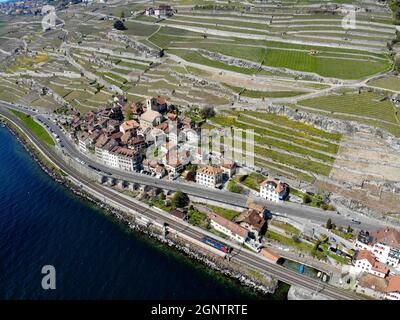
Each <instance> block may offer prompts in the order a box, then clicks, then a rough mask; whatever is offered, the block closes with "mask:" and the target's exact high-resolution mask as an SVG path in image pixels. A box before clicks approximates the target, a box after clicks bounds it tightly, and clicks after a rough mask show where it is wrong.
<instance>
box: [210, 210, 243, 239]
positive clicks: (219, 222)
mask: <svg viewBox="0 0 400 320" xmlns="http://www.w3.org/2000/svg"><path fill="white" fill-rule="evenodd" d="M207 216H208V218H209V219H210V224H211V226H212V227H213V228H214V229H215V230H217V231H219V232H221V233H223V234H226V235H227V236H228V237H229V238H231V239H233V240H235V241H238V242H240V243H244V242H245V241H246V240H247V237H248V231H247V229H246V228H243V227H242V226H240V225H238V224H236V223H234V222H232V221H230V220H228V219H225V218H223V217H221V216H219V215H217V214H215V213H209V214H207Z"/></svg>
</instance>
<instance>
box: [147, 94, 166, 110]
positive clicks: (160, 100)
mask: <svg viewBox="0 0 400 320" xmlns="http://www.w3.org/2000/svg"><path fill="white" fill-rule="evenodd" d="M146 106H147V110H153V111H157V112H159V113H161V114H164V113H166V112H167V110H168V104H167V100H166V99H165V98H164V97H161V96H157V98H149V99H147V100H146Z"/></svg>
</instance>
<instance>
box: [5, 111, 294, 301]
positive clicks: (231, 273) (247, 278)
mask: <svg viewBox="0 0 400 320" xmlns="http://www.w3.org/2000/svg"><path fill="white" fill-rule="evenodd" d="M3 119H4V121H3V122H5V124H6V127H7V128H8V130H10V132H11V133H12V134H13V135H14V136H15V138H16V139H17V140H18V141H19V142H20V143H21V144H22V146H23V147H24V149H25V150H26V151H27V152H28V153H29V155H30V156H31V157H32V158H33V160H34V161H35V162H36V163H38V165H39V166H40V168H41V169H42V170H43V171H44V172H45V173H47V174H48V175H49V176H50V177H51V178H52V179H53V180H54V181H55V182H57V183H60V184H62V185H63V186H65V187H66V188H67V189H68V190H69V191H70V192H72V193H73V194H75V195H77V196H79V197H80V198H82V199H84V200H86V201H88V202H89V203H91V204H94V205H95V206H96V207H97V208H100V209H102V210H103V212H104V213H105V214H106V215H109V216H111V217H113V218H115V219H116V220H117V221H118V222H120V223H122V224H123V226H124V227H125V228H127V229H128V230H129V231H131V230H132V231H134V232H137V233H138V234H141V235H145V236H146V237H147V238H149V239H152V240H155V241H157V242H159V243H161V244H163V245H166V246H168V247H169V248H171V249H173V250H176V251H177V252H179V253H181V254H183V255H184V256H185V257H187V258H189V259H191V260H193V261H195V262H200V263H201V264H202V266H203V267H206V268H211V269H212V270H213V272H218V273H219V274H220V275H222V276H225V277H228V278H229V279H231V280H233V281H235V282H236V283H237V284H239V285H241V286H246V287H247V288H248V289H251V290H252V291H253V292H254V293H255V294H256V295H258V296H260V297H261V299H262V298H270V299H273V298H274V295H275V294H276V293H279V294H282V293H281V292H280V291H281V290H282V288H283V287H285V286H286V287H289V286H288V285H287V284H285V283H282V282H279V281H277V280H276V279H274V278H272V277H271V276H269V275H265V274H259V275H258V274H257V275H256V276H255V275H254V274H253V275H251V274H249V272H252V270H250V269H249V270H240V269H243V268H244V267H242V266H240V265H238V264H236V263H234V262H227V260H225V259H223V258H221V257H219V256H216V255H213V254H212V253H211V252H206V250H204V249H202V248H200V247H198V246H196V245H195V244H192V243H190V244H189V242H188V241H187V240H186V239H182V238H181V239H178V238H176V237H174V238H173V239H171V238H164V237H163V236H162V235H161V232H160V231H159V230H158V229H156V228H151V227H144V226H142V225H139V224H138V223H135V221H134V220H133V219H132V217H130V216H129V215H128V214H127V213H125V212H123V211H121V210H118V209H116V208H114V207H112V206H110V205H108V204H105V203H104V202H102V201H101V200H98V199H96V198H95V197H94V196H92V195H90V194H88V193H87V192H85V191H82V190H80V189H79V188H78V187H76V186H75V185H74V184H73V183H72V182H70V181H68V180H67V179H66V178H65V177H64V176H63V174H62V171H60V170H59V169H58V168H55V167H54V166H53V165H52V164H50V163H48V162H47V160H46V159H44V158H43V156H41V154H38V150H37V148H36V146H34V145H33V144H32V143H31V142H30V141H27V139H26V135H25V133H23V131H22V130H21V128H19V127H18V126H16V125H15V124H14V123H12V122H11V121H10V120H9V119H7V118H6V117H3ZM246 271H247V272H246ZM254 273H257V272H256V271H254ZM259 276H262V277H263V278H265V279H263V280H264V281H260V280H257V279H256V278H257V277H259ZM263 282H264V283H263ZM267 283H268V284H267ZM285 289H286V288H284V290H283V291H285ZM285 298H286V299H287V296H286V295H285Z"/></svg>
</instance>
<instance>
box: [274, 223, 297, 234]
mask: <svg viewBox="0 0 400 320" xmlns="http://www.w3.org/2000/svg"><path fill="white" fill-rule="evenodd" d="M270 224H272V225H273V226H275V227H278V228H281V229H282V230H285V231H288V232H290V233H292V234H295V235H300V233H301V231H300V230H299V229H297V228H296V227H294V226H292V225H291V224H289V223H284V222H282V221H278V220H271V222H270Z"/></svg>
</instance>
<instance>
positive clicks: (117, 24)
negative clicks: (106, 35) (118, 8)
mask: <svg viewBox="0 0 400 320" xmlns="http://www.w3.org/2000/svg"><path fill="white" fill-rule="evenodd" d="M114 28H115V29H117V30H127V28H126V27H125V25H124V23H123V22H122V21H121V20H117V21H115V22H114Z"/></svg>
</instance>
